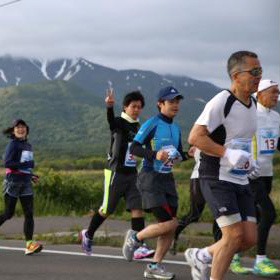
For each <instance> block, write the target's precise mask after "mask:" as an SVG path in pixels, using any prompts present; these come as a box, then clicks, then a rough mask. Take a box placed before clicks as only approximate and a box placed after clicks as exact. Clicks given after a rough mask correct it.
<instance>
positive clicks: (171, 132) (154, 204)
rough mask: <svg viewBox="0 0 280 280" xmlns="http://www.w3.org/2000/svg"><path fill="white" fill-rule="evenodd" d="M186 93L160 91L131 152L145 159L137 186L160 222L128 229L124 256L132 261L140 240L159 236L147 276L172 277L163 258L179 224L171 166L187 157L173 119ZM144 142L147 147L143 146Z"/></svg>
mask: <svg viewBox="0 0 280 280" xmlns="http://www.w3.org/2000/svg"><path fill="white" fill-rule="evenodd" d="M181 99H183V96H182V95H181V94H180V93H179V92H178V91H177V90H176V89H175V88H174V87H166V88H163V89H162V90H161V91H160V92H159V94H158V103H157V105H158V109H159V112H160V113H159V114H158V115H157V116H155V117H152V118H150V119H148V120H147V121H146V122H145V123H144V124H143V125H142V126H141V128H140V130H139V131H138V133H137V134H136V136H135V138H134V141H133V143H132V145H131V150H130V151H131V153H132V154H134V155H136V156H139V157H142V158H143V166H142V169H141V172H140V174H139V176H138V182H137V187H138V189H139V190H140V193H141V195H142V204H143V209H144V210H145V211H147V212H152V213H153V214H154V216H155V217H156V219H157V221H158V223H156V224H152V225H149V226H148V227H146V228H145V229H143V230H142V231H140V232H138V233H137V232H135V231H133V230H129V231H128V232H127V235H126V238H125V242H124V245H123V255H124V257H125V258H126V259H127V260H128V261H131V260H132V257H133V252H134V251H135V250H136V249H137V247H139V246H140V244H141V241H142V240H144V239H148V238H155V237H157V238H158V239H157V248H156V252H155V255H154V258H153V261H152V262H151V263H150V264H148V265H147V268H146V270H145V272H144V277H146V278H154V279H158V278H160V279H172V278H174V276H175V275H174V273H171V272H167V271H165V268H164V267H163V266H162V264H161V261H162V259H163V258H164V256H165V254H166V252H167V251H168V249H169V247H170V244H171V242H172V238H173V235H174V231H175V229H176V227H177V218H176V211H177V208H178V196H177V192H176V188H175V181H174V177H173V174H172V165H173V164H174V163H175V162H176V161H180V160H184V159H186V156H185V154H184V153H183V151H182V144H181V132H180V129H179V127H178V125H176V124H175V123H173V118H174V117H175V116H176V115H177V113H178V111H179V103H180V100H181ZM144 145H145V147H143V146H144Z"/></svg>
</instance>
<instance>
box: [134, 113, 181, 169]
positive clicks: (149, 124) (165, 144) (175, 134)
mask: <svg viewBox="0 0 280 280" xmlns="http://www.w3.org/2000/svg"><path fill="white" fill-rule="evenodd" d="M134 141H135V142H138V143H139V144H141V145H145V146H146V148H147V149H150V150H152V151H159V150H166V151H167V152H169V151H170V149H174V148H175V149H176V150H177V151H179V153H181V151H182V145H181V132H180V128H179V126H178V125H177V124H175V123H173V122H172V119H169V118H167V117H165V116H163V115H161V114H159V115H157V116H155V117H152V118H150V119H148V120H147V121H146V122H145V123H144V124H143V125H142V126H141V127H140V129H139V131H138V132H137V134H136V136H135V138H134ZM172 165H173V163H172V161H170V162H169V163H167V164H164V163H163V162H162V161H160V160H156V159H154V160H153V161H149V160H147V159H145V158H144V159H143V169H145V170H154V171H156V172H160V173H169V172H171V171H172Z"/></svg>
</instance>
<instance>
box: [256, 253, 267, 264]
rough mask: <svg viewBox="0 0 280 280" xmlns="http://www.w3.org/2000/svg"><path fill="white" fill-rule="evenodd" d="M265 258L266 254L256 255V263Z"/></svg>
mask: <svg viewBox="0 0 280 280" xmlns="http://www.w3.org/2000/svg"><path fill="white" fill-rule="evenodd" d="M265 258H266V255H257V256H256V263H257V264H258V263H260V262H262V261H263V260H264V259H265Z"/></svg>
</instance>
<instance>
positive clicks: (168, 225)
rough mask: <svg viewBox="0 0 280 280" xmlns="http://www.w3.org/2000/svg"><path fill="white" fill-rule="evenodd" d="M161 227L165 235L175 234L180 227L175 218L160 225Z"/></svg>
mask: <svg viewBox="0 0 280 280" xmlns="http://www.w3.org/2000/svg"><path fill="white" fill-rule="evenodd" d="M159 226H160V227H161V228H162V230H163V231H164V232H165V233H173V234H174V233H175V230H176V228H177V226H178V221H177V219H176V218H173V219H172V220H168V221H166V222H161V223H159Z"/></svg>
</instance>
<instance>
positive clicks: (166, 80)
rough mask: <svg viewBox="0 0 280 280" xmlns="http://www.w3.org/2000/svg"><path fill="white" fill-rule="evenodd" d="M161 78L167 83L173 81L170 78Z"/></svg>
mask: <svg viewBox="0 0 280 280" xmlns="http://www.w3.org/2000/svg"><path fill="white" fill-rule="evenodd" d="M162 80H163V81H165V82H167V83H169V84H172V83H173V82H172V81H171V80H168V79H166V78H162Z"/></svg>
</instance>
